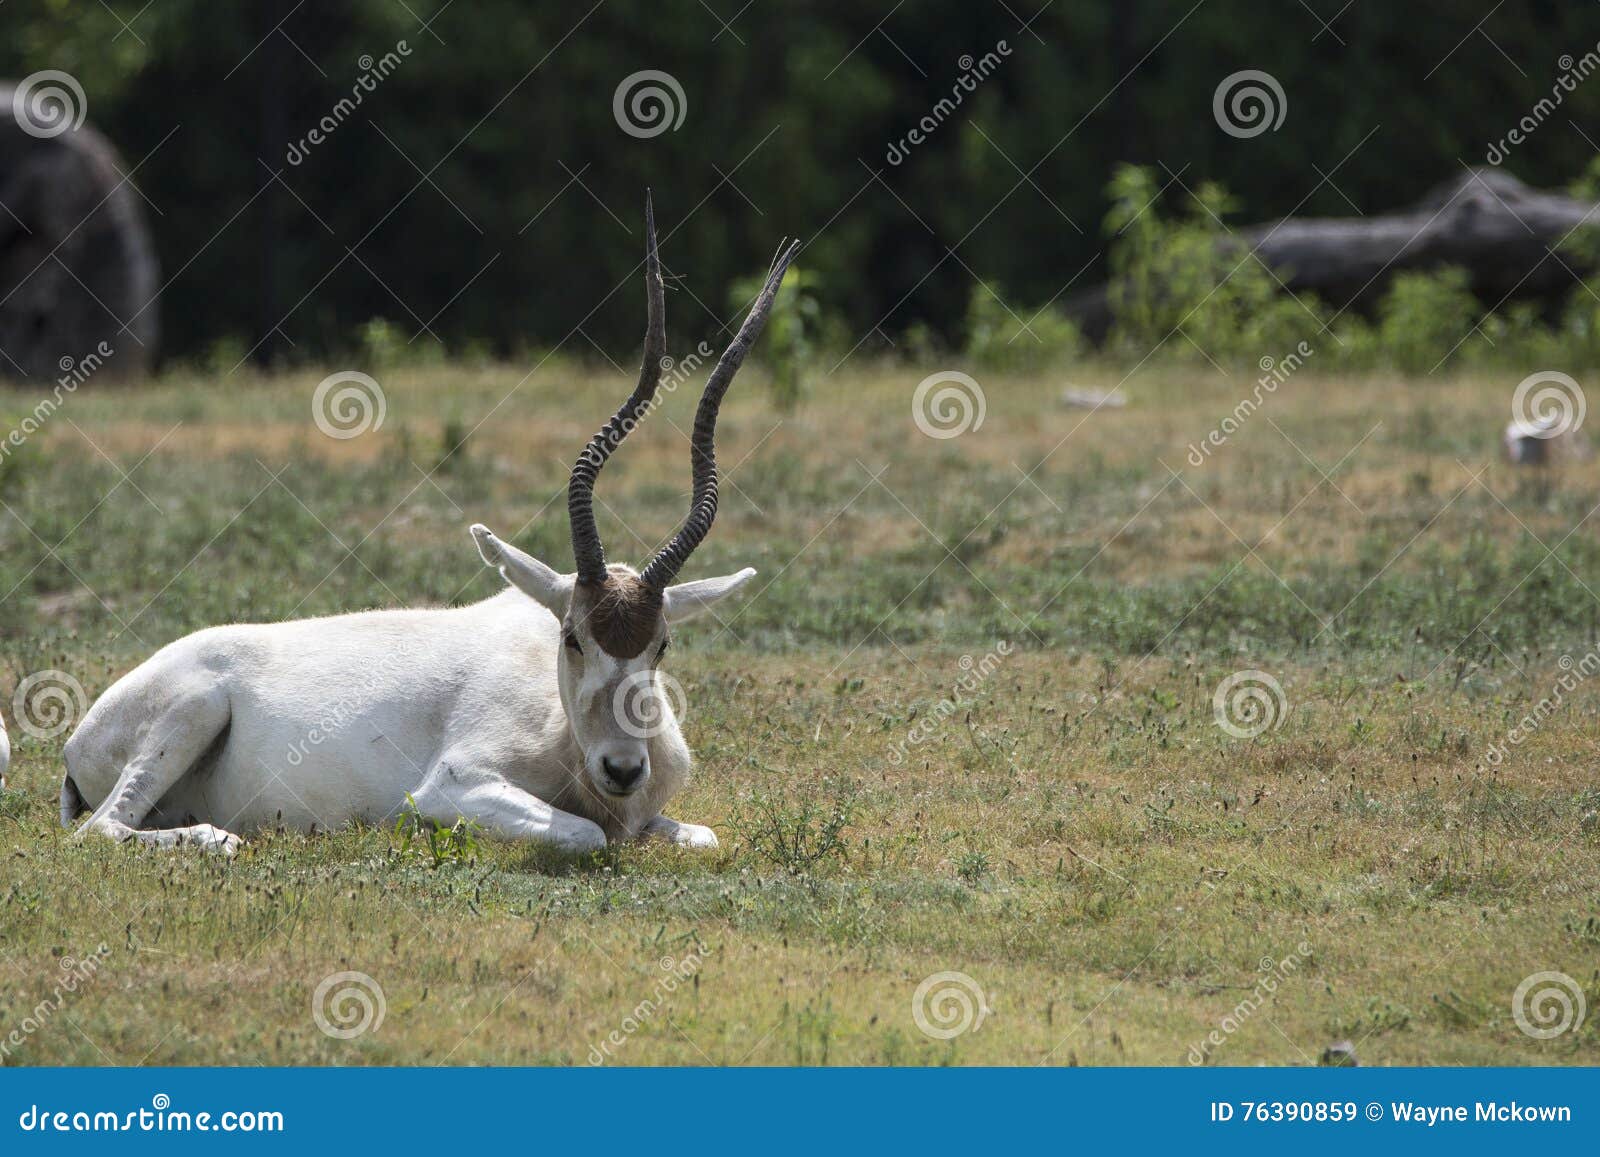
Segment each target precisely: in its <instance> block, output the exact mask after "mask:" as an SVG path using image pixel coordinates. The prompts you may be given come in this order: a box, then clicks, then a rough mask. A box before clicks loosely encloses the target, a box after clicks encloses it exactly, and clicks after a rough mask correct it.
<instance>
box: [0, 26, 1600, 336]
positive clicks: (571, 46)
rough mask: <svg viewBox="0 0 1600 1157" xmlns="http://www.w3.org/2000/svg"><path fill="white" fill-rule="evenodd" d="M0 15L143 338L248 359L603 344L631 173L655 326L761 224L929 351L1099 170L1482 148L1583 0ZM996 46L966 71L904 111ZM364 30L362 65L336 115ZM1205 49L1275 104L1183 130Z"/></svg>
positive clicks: (1598, 109)
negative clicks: (225, 350) (149, 292)
mask: <svg viewBox="0 0 1600 1157" xmlns="http://www.w3.org/2000/svg"><path fill="white" fill-rule="evenodd" d="M1480 21H1481V23H1480ZM724 22H726V23H724ZM1324 22H1326V23H1324ZM0 29H3V31H4V35H3V36H0V76H6V77H10V78H12V79H20V78H22V77H24V76H26V75H29V74H30V73H33V72H36V71H38V70H42V69H60V70H63V71H66V72H68V73H70V74H72V75H73V76H74V77H76V78H77V80H78V81H79V82H80V83H81V84H82V86H83V88H84V90H85V92H86V94H87V100H88V115H89V120H90V122H91V123H93V124H95V125H97V126H98V127H99V128H100V129H101V130H102V131H104V132H105V133H106V134H107V135H108V136H109V137H110V138H111V139H112V140H113V141H114V142H115V143H116V145H117V146H118V148H119V149H120V150H121V152H122V154H123V157H124V160H125V162H126V164H127V166H128V167H129V168H130V170H132V172H133V180H134V181H135V182H136V183H137V185H138V187H139V188H140V190H141V191H142V193H143V195H144V198H145V199H146V200H147V205H146V209H147V215H148V217H149V221H150V225H151V228H152V230H153V232H154V234H155V237H156V242H157V247H158V249H159V252H160V254H161V259H162V262H163V266H164V271H163V276H164V278H166V279H167V281H168V284H167V288H166V290H165V294H164V299H163V317H164V327H165V330H166V352H167V354H168V355H169V356H179V357H195V356H200V355H202V354H203V353H205V351H207V350H214V349H215V348H216V347H217V346H218V344H219V343H221V344H223V345H224V346H225V347H226V346H229V345H230V343H231V346H232V347H234V348H237V349H238V350H239V351H240V354H241V356H242V354H243V353H244V351H247V350H253V351H254V356H255V357H256V358H257V359H258V360H266V359H271V358H289V359H297V358H312V357H319V356H327V355H328V354H330V353H333V352H335V351H339V350H343V349H346V348H348V347H349V346H351V345H352V344H354V343H355V342H356V341H357V340H358V335H359V334H360V333H361V332H362V327H363V326H365V325H366V323H368V322H369V321H370V320H371V319H374V318H385V319H388V321H389V322H390V323H391V324H392V325H393V326H396V327H398V328H399V330H400V331H403V333H404V334H405V335H406V337H407V338H408V339H409V338H410V337H412V336H415V335H418V334H421V335H423V336H424V338H425V339H427V340H432V339H435V338H436V339H438V340H439V341H441V342H443V343H444V345H445V346H446V347H448V348H450V349H451V350H452V351H455V352H465V351H473V350H479V351H482V352H485V353H491V354H496V355H508V354H509V355H514V354H524V353H526V352H529V351H532V350H537V349H540V348H548V347H552V346H554V345H556V344H558V343H564V347H563V348H566V349H569V350H575V351H581V352H587V353H595V351H596V350H599V351H608V352H610V353H612V354H616V353H617V351H619V350H623V349H628V348H631V347H632V345H633V344H634V343H636V341H637V339H638V333H639V330H640V327H641V325H642V320H643V302H642V294H641V293H640V292H639V287H638V284H637V280H638V278H637V275H633V276H630V271H632V270H634V269H635V267H636V266H637V265H638V263H639V261H640V256H641V251H642V243H643V242H642V225H641V217H642V213H641V208H642V203H643V191H644V189H645V188H646V187H650V188H653V189H654V191H655V198H656V210H657V214H658V217H659V219H660V221H661V225H662V231H663V235H664V242H663V256H664V260H665V263H666V265H667V267H668V271H669V273H670V274H671V275H672V276H673V277H674V278H675V280H674V281H673V285H674V286H675V288H676V289H678V290H679V292H677V293H675V294H674V295H673V296H672V298H671V299H670V301H669V315H670V336H671V341H672V344H673V346H674V348H687V346H688V344H689V343H692V342H694V341H696V340H699V339H701V338H709V339H712V340H715V339H716V338H718V337H720V336H723V332H724V323H725V322H726V320H727V319H728V318H729V317H730V316H731V314H732V312H733V310H732V309H731V308H730V296H731V293H730V291H731V290H732V288H733V287H734V286H735V285H736V283H737V282H739V281H740V280H741V279H746V278H748V277H749V276H750V275H751V274H752V273H755V272H759V270H760V269H761V268H762V266H763V265H764V264H765V262H766V261H767V259H768V257H769V255H770V254H771V253H772V251H773V249H774V247H775V246H776V245H777V243H778V240H779V239H780V237H782V236H783V235H785V234H798V235H800V236H802V237H804V238H806V239H808V241H809V244H808V247H807V249H806V251H805V253H804V255H803V257H802V259H801V262H802V265H803V266H804V269H805V272H806V276H807V278H808V283H807V284H808V287H809V288H808V292H809V293H811V294H813V295H814V296H815V298H816V299H817V300H818V301H819V302H820V303H821V306H822V308H823V309H824V310H825V312H826V313H827V314H828V315H829V316H830V317H832V318H835V319H838V321H839V330H840V332H841V333H842V335H843V340H844V342H845V345H846V347H847V348H848V346H849V345H851V344H854V343H861V344H860V348H863V349H870V348H879V347H882V346H884V345H885V344H886V343H889V342H894V343H896V344H900V343H901V342H902V340H903V338H904V337H905V335H907V334H908V333H910V334H911V335H913V336H914V337H915V338H916V339H917V340H918V341H921V342H923V343H926V342H928V341H945V342H949V343H958V342H961V341H965V340H966V339H967V336H968V335H966V334H965V333H963V330H964V329H965V328H966V327H968V326H969V324H971V323H972V318H971V315H970V314H969V301H970V299H971V297H972V292H973V287H974V285H975V284H977V283H978V282H979V281H983V282H986V283H988V284H990V285H992V286H994V287H996V289H997V292H999V293H1000V294H1001V296H1002V297H1003V298H1004V299H1005V300H1008V301H1009V300H1012V295H1015V299H1016V300H1019V301H1027V302H1035V303H1043V302H1048V301H1052V300H1056V299H1058V298H1059V296H1060V295H1062V294H1063V292H1070V289H1069V287H1082V286H1086V285H1088V284H1091V283H1093V282H1095V281H1099V280H1103V279H1104V277H1105V275H1106V268H1105V261H1104V252H1103V251H1104V248H1105V241H1106V239H1105V234H1104V231H1103V229H1102V227H1101V222H1102V220H1103V219H1104V218H1105V215H1106V210H1107V204H1108V202H1107V196H1106V186H1107V182H1108V180H1109V179H1110V177H1111V175H1112V173H1113V171H1114V170H1115V169H1116V167H1117V166H1118V165H1119V163H1124V162H1131V163H1135V164H1141V165H1145V166H1148V167H1150V170H1151V171H1152V172H1153V173H1154V174H1155V176H1156V178H1157V179H1158V180H1159V181H1161V182H1162V183H1165V184H1169V185H1171V186H1172V189H1174V190H1177V189H1180V188H1190V189H1197V188H1198V187H1199V186H1200V185H1201V183H1202V182H1205V181H1218V182H1221V183H1222V184H1224V185H1225V186H1226V187H1227V188H1228V189H1229V190H1230V192H1231V193H1232V194H1233V198H1234V200H1233V204H1234V207H1235V216H1234V217H1233V218H1232V219H1233V220H1239V221H1244V220H1259V219H1264V218H1270V217H1273V216H1276V215H1279V214H1283V213H1288V212H1291V211H1294V212H1298V213H1302V214H1328V215H1347V214H1354V213H1356V212H1357V211H1360V212H1364V213H1365V212H1376V211H1380V210H1383V209H1387V208H1391V207H1394V206H1396V205H1399V204H1403V203H1408V202H1410V201H1411V200H1414V199H1415V198H1416V197H1417V196H1419V195H1420V194H1421V193H1422V192H1423V191H1424V190H1426V189H1427V188H1428V187H1430V186H1431V185H1433V184H1435V183H1437V182H1438V181H1440V180H1441V179H1444V178H1446V177H1449V176H1451V175H1454V174H1456V173H1459V172H1460V170H1461V166H1462V165H1463V164H1479V163H1483V161H1484V158H1485V155H1486V152H1487V151H1488V149H1489V148H1490V146H1491V143H1492V142H1495V141H1498V140H1500V139H1501V138H1503V137H1504V135H1505V133H1506V131H1507V130H1508V129H1509V128H1511V127H1513V126H1514V125H1515V124H1516V122H1517V121H1518V120H1519V119H1520V118H1521V117H1523V116H1524V115H1525V114H1526V113H1527V112H1528V111H1529V110H1530V109H1531V108H1532V107H1533V105H1534V104H1535V102H1537V101H1538V100H1539V99H1540V98H1542V97H1545V96H1547V95H1548V94H1549V93H1550V91H1551V86H1552V83H1553V82H1554V80H1555V78H1556V76H1557V75H1558V73H1560V72H1561V71H1562V70H1563V68H1564V67H1569V66H1570V65H1566V66H1564V65H1563V64H1561V63H1560V61H1561V59H1562V58H1563V57H1568V56H1570V57H1582V56H1583V55H1584V54H1585V53H1586V52H1589V51H1591V50H1594V49H1595V47H1596V42H1597V41H1600V12H1597V11H1596V9H1595V6H1594V5H1576V4H1571V3H1563V2H1559V0H1529V2H1515V0H1508V2H1507V3H1504V4H1502V5H1500V6H1499V7H1497V8H1496V9H1495V10H1494V11H1493V12H1492V13H1491V14H1490V15H1489V17H1488V18H1487V19H1485V18H1484V13H1483V12H1481V11H1479V10H1478V8H1477V7H1473V6H1464V5H1461V4H1459V3H1454V2H1451V0H1415V2H1413V3H1409V4H1375V3H1355V4H1353V5H1349V6H1347V7H1345V6H1342V5H1341V3H1340V2H1339V0H1305V3H1288V4H1272V5H1262V4H1260V3H1259V2H1256V3H1247V2H1244V0H1212V2H1209V3H1207V2H1203V0H1202V2H1200V3H1196V2H1195V0H1121V2H1116V3H1112V2H1099V3H1089V2H1086V0H1055V2H1054V3H1050V4H1044V3H1042V0H1005V2H1003V3H1002V2H999V0H995V2H987V0H985V2H974V0H911V2H909V3H904V4H901V5H891V4H887V3H884V4H861V3H856V2H850V0H755V3H754V4H752V5H749V6H746V7H741V0H704V2H702V0H651V2H648V3H647V2H645V0H604V2H600V3H596V2H595V0H577V2H576V3H539V4H530V3H523V2H519V0H454V2H452V3H446V2H444V0H404V2H401V0H345V2H342V3H340V2H335V3H322V2H319V0H309V2H306V0H301V2H299V3H296V2H295V0H242V2H240V3H233V4H215V3H205V2H202V0H156V2H155V3H154V4H151V5H149V6H148V7H143V8H142V7H141V5H140V3H139V2H138V0H105V2H104V3H101V2H100V0H9V2H8V3H6V4H5V5H4V6H3V8H0ZM1002 41H1003V42H1005V44H1006V46H1007V52H1006V54H1004V55H1003V56H1000V57H998V59H999V64H998V67H994V68H993V69H992V70H990V71H989V72H988V73H987V74H986V75H985V76H984V77H983V79H981V80H979V81H977V82H976V83H975V84H973V85H972V86H971V88H970V90H966V89H964V90H963V93H962V100H961V101H960V103H959V107H956V108H954V109H953V111H949V110H946V111H944V112H940V113H938V114H935V113H934V110H935V108H936V106H937V105H938V102H939V101H940V100H941V99H943V98H948V97H950V96H951V95H952V93H953V91H954V90H955V89H956V88H957V87H958V85H959V82H960V78H961V77H962V76H963V75H967V74H969V72H970V71H971V69H972V68H973V63H972V62H973V61H974V60H980V59H983V58H985V55H986V54H989V53H994V52H995V51H996V46H997V45H999V44H1000V43H1001V42H1002ZM402 42H403V43H404V45H405V51H404V53H401V52H400V51H399V50H398V48H397V46H399V45H401V44H402ZM391 54H393V56H392V58H391ZM385 59H395V60H398V64H397V65H395V66H394V67H392V68H391V69H389V70H388V71H387V72H386V74H385V75H384V76H383V77H382V78H381V79H380V80H377V81H376V82H374V83H372V84H371V87H370V89H367V88H364V89H363V91H362V96H361V99H360V101H359V102H357V103H356V104H355V105H354V107H353V108H350V109H346V110H344V111H342V112H340V113H338V114H337V115H336V114H335V113H334V110H335V108H336V106H338V105H339V102H340V101H341V100H342V99H344V98H348V97H351V96H352V94H353V92H354V91H355V90H356V89H357V88H358V87H361V85H362V80H361V78H362V77H363V76H367V77H369V80H370V76H371V73H372V70H373V69H374V68H375V67H377V65H376V64H375V63H374V62H378V61H382V60H385ZM1242 69H1260V70H1263V71H1266V72H1269V73H1270V74H1271V75H1272V76H1273V77H1274V78H1275V79H1276V80H1277V81H1278V82H1279V84H1280V85H1281V86H1282V88H1283V90H1284V92H1285V95H1286V99H1287V111H1286V115H1285V118H1284V123H1283V125H1282V127H1281V128H1279V129H1278V130H1277V131H1273V132H1267V133H1264V134H1263V135H1260V136H1256V137H1253V138H1248V139H1241V138H1237V137H1234V136H1230V135H1228V134H1226V133H1224V132H1222V131H1220V130H1219V128H1218V126H1217V123H1216V121H1215V119H1214V117H1213V111H1212V97H1213V92H1214V90H1215V89H1216V87H1217V85H1218V83H1219V82H1220V81H1221V80H1222V79H1223V78H1224V77H1226V76H1228V75H1229V74H1230V73H1233V72H1236V71H1239V70H1242ZM642 70H657V71H660V72H664V73H667V74H669V75H670V76H671V77H672V78H673V79H674V80H675V81H676V82H677V84H678V85H679V86H681V89H682V92H683V94H684V105H685V107H684V108H683V120H682V124H681V125H680V126H679V127H678V128H677V129H675V130H669V131H665V132H662V133H660V134H659V135H654V136H649V137H641V136H636V135H631V134H630V133H628V132H625V131H623V128H622V127H621V126H619V123H618V119H617V116H616V115H615V113H614V109H613V98H614V96H615V94H616V92H617V89H618V86H619V84H621V83H622V82H623V81H624V79H625V78H627V77H629V76H630V75H631V74H633V73H636V72H640V71H642ZM1597 113H1600V80H1592V79H1591V80H1589V81H1588V82H1587V83H1586V84H1579V85H1578V86H1577V87H1576V89H1575V91H1573V92H1571V93H1570V94H1567V95H1566V97H1565V102H1564V104H1563V106H1562V107H1561V108H1560V109H1559V110H1558V111H1557V112H1556V114H1555V115H1554V116H1552V117H1550V118H1549V119H1548V120H1547V121H1546V122H1545V123H1543V124H1542V125H1541V126H1540V127H1539V128H1538V130H1537V131H1536V132H1534V133H1532V134H1531V136H1530V138H1529V139H1528V140H1527V141H1526V143H1524V144H1521V145H1519V146H1518V147H1517V148H1516V149H1515V150H1514V151H1512V152H1511V153H1510V155H1509V156H1508V157H1507V158H1506V160H1505V165H1506V167H1508V168H1509V169H1511V170H1512V171H1514V172H1515V173H1516V174H1517V175H1519V176H1521V177H1522V178H1524V179H1525V180H1528V181H1530V182H1531V183H1533V184H1535V185H1555V184H1564V183H1566V182H1567V181H1569V180H1571V179H1572V178H1573V177H1575V176H1576V175H1577V174H1578V173H1579V172H1580V171H1581V170H1582V169H1583V168H1584V167H1585V165H1586V163H1587V162H1588V160H1589V159H1590V157H1591V156H1592V155H1593V153H1594V151H1595V149H1594V144H1593V141H1592V140H1591V139H1590V138H1591V136H1593V135H1595V134H1594V133H1593V132H1592V131H1587V130H1583V129H1582V128H1581V126H1582V125H1583V124H1584V123H1585V122H1587V123H1588V124H1590V125H1593V124H1596V123H1600V121H1597V118H1596V114H1597ZM330 116H332V117H335V120H334V127H333V128H332V129H331V130H330V131H327V132H326V133H325V134H324V139H323V140H322V141H321V143H311V144H309V146H308V144H307V137H308V134H309V133H310V132H311V130H313V129H315V128H317V127H318V126H319V124H322V123H324V121H325V118H329V117H330ZM930 116H933V117H934V120H933V122H932V123H933V125H934V127H933V128H932V129H927V128H926V125H927V123H928V122H925V121H924V118H928V117H930ZM919 124H920V125H922V126H923V130H924V131H923V132H922V133H921V136H922V140H921V142H920V143H914V144H911V145H910V146H909V147H907V146H906V143H905V142H906V140H907V136H908V133H910V132H911V130H913V129H916V128H918V127H919ZM896 144H899V146H900V148H899V150H898V151H899V152H900V153H902V154H903V159H902V160H900V162H899V163H891V162H890V160H889V159H888V158H889V156H890V155H891V148H892V146H895V145H896ZM296 150H298V152H299V154H300V155H299V159H298V163H290V159H289V158H290V157H291V156H292V155H294V152H295V151H296ZM369 332H370V331H369ZM930 335H931V336H930ZM619 356H620V355H619Z"/></svg>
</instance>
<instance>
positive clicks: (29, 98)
mask: <svg viewBox="0 0 1600 1157" xmlns="http://www.w3.org/2000/svg"><path fill="white" fill-rule="evenodd" d="M88 112H89V102H88V100H87V99H86V98H85V97H84V95H83V85H81V84H79V83H78V81H77V78H76V77H74V76H72V75H71V74H69V73H65V72H61V71H59V70H57V69H54V68H47V69H45V70H44V71H43V72H36V73H34V74H33V75H32V76H30V77H27V78H26V79H24V80H23V82H22V83H21V84H19V85H17V87H16V90H15V91H14V92H13V93H12V94H11V115H12V116H14V117H15V118H16V120H17V127H18V128H20V129H21V130H22V131H23V132H25V133H27V134H28V135H29V136H30V137H40V138H45V139H47V138H49V137H59V136H60V135H61V134H62V133H65V132H69V131H71V130H73V129H77V128H81V127H82V125H83V118H84V117H85V116H86V115H87V114H88Z"/></svg>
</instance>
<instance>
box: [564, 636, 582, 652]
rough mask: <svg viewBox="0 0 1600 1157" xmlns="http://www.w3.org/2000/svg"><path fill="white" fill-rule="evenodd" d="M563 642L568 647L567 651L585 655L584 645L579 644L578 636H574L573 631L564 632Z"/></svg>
mask: <svg viewBox="0 0 1600 1157" xmlns="http://www.w3.org/2000/svg"><path fill="white" fill-rule="evenodd" d="M561 642H562V643H563V644H564V645H565V646H566V648H567V650H569V651H572V652H574V653H576V654H579V655H581V654H583V644H582V643H580V642H578V636H577V635H574V634H573V633H572V632H571V631H564V632H563V633H562V635H561Z"/></svg>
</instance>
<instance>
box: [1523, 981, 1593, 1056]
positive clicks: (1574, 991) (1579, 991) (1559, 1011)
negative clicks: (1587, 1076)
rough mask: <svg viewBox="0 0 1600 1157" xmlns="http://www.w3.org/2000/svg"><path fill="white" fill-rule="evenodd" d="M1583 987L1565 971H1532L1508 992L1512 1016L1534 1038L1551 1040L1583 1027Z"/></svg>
mask: <svg viewBox="0 0 1600 1157" xmlns="http://www.w3.org/2000/svg"><path fill="white" fill-rule="evenodd" d="M1587 1012H1588V1005H1587V1003H1586V1002H1585V1000H1584V996H1583V988H1582V986H1581V985H1579V984H1578V982H1577V981H1576V980H1574V979H1572V977H1570V976H1568V975H1567V974H1566V973H1565V972H1535V973H1534V974H1533V975H1532V976H1528V977H1524V978H1523V981H1522V983H1521V984H1519V985H1517V990H1516V992H1514V993H1512V994H1511V1018H1512V1019H1513V1020H1515V1021H1516V1022H1517V1027H1518V1028H1520V1029H1521V1030H1522V1031H1523V1032H1524V1033H1526V1034H1527V1035H1528V1036H1531V1037H1532V1038H1533V1039H1534V1040H1551V1039H1553V1038H1555V1037H1558V1036H1560V1035H1561V1034H1562V1033H1564V1032H1576V1031H1578V1029H1580V1028H1582V1027H1583V1018H1584V1015H1585V1014H1586V1013H1587Z"/></svg>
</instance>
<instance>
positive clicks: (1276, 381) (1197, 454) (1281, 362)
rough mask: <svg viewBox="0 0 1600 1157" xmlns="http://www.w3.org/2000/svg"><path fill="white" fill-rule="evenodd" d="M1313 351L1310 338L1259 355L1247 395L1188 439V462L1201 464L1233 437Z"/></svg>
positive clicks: (1314, 351) (1194, 464) (1303, 363)
mask: <svg viewBox="0 0 1600 1157" xmlns="http://www.w3.org/2000/svg"><path fill="white" fill-rule="evenodd" d="M1314 353H1316V350H1314V349H1313V348H1312V347H1311V343H1310V342H1304V341H1303V342H1301V343H1300V344H1299V345H1297V346H1295V347H1294V349H1292V350H1291V351H1289V352H1288V353H1286V354H1284V355H1283V356H1282V357H1280V358H1274V357H1272V356H1270V355H1268V356H1266V357H1263V358H1262V359H1261V361H1260V362H1259V363H1258V364H1259V365H1260V366H1261V376H1260V377H1259V378H1257V379H1256V385H1255V389H1253V390H1251V391H1250V396H1249V397H1248V398H1243V399H1241V400H1240V402H1239V404H1238V405H1237V406H1235V407H1234V408H1233V412H1232V413H1230V414H1229V415H1228V416H1227V417H1226V418H1224V419H1222V421H1221V422H1220V423H1219V424H1218V425H1217V427H1216V429H1214V430H1212V431H1211V432H1210V433H1209V434H1207V435H1206V436H1205V437H1204V438H1202V439H1200V441H1199V442H1190V443H1189V465H1191V466H1204V465H1205V462H1206V459H1207V458H1209V457H1211V451H1212V450H1214V449H1220V448H1221V447H1222V446H1224V445H1225V444H1226V443H1227V441H1228V439H1229V438H1231V437H1233V436H1234V435H1235V434H1237V433H1238V432H1239V430H1240V429H1241V428H1243V426H1244V424H1245V423H1246V422H1247V421H1249V420H1250V416H1251V415H1252V414H1254V413H1255V412H1256V411H1257V410H1259V409H1260V408H1261V406H1262V403H1263V402H1265V401H1266V400H1267V398H1268V397H1270V396H1271V395H1273V394H1275V393H1277V392H1278V387H1279V386H1281V385H1283V383H1284V382H1286V381H1288V380H1289V379H1290V378H1291V377H1293V376H1294V375H1295V373H1296V372H1297V371H1298V370H1299V369H1300V367H1301V366H1303V365H1305V364H1306V359H1307V358H1309V357H1311V355H1312V354H1314Z"/></svg>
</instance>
